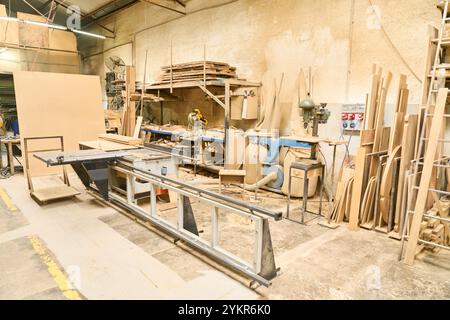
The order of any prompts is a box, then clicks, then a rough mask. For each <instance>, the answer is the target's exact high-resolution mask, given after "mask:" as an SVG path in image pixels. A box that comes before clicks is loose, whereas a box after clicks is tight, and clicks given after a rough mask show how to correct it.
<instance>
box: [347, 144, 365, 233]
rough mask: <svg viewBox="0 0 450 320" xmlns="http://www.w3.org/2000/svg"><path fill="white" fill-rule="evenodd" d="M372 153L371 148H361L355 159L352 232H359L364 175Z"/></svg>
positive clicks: (350, 227) (351, 215)
mask: <svg viewBox="0 0 450 320" xmlns="http://www.w3.org/2000/svg"><path fill="white" fill-rule="evenodd" d="M369 152H370V147H360V148H359V150H358V154H357V155H356V159H355V179H354V182H353V194H352V204H351V208H350V217H349V225H348V228H349V229H350V230H352V231H356V230H358V224H359V213H360V209H361V200H362V198H361V197H362V195H363V190H364V185H363V184H364V173H365V171H366V155H367V154H368V153H369Z"/></svg>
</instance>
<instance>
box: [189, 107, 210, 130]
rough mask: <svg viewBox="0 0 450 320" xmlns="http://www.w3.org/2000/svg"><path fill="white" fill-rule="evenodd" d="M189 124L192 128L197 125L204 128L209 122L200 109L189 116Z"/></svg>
mask: <svg viewBox="0 0 450 320" xmlns="http://www.w3.org/2000/svg"><path fill="white" fill-rule="evenodd" d="M188 123H189V127H190V128H194V127H195V125H196V124H201V125H202V126H207V125H208V120H206V118H205V117H204V116H203V115H202V112H201V111H200V109H194V111H192V112H191V113H189V116H188Z"/></svg>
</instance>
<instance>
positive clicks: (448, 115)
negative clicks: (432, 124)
mask: <svg viewBox="0 0 450 320" xmlns="http://www.w3.org/2000/svg"><path fill="white" fill-rule="evenodd" d="M427 117H428V118H432V117H434V114H427ZM443 117H444V118H450V114H448V113H447V114H444V115H443Z"/></svg>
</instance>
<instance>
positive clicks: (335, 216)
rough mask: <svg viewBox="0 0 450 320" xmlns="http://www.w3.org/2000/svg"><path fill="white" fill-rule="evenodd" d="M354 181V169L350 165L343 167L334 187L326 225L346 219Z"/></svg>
mask: <svg viewBox="0 0 450 320" xmlns="http://www.w3.org/2000/svg"><path fill="white" fill-rule="evenodd" d="M354 181H355V169H354V168H352V167H351V166H347V167H344V168H343V170H342V172H341V174H340V178H339V181H338V184H337V187H336V193H335V196H334V199H335V201H334V203H333V208H332V210H331V211H330V212H329V214H328V216H327V220H328V225H326V226H327V227H330V228H334V227H335V226H336V225H337V224H340V223H342V222H344V221H348V219H349V213H350V206H351V200H352V192H353V184H354Z"/></svg>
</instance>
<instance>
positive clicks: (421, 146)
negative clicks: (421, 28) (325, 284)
mask: <svg viewBox="0 0 450 320" xmlns="http://www.w3.org/2000/svg"><path fill="white" fill-rule="evenodd" d="M449 1H450V0H445V1H443V3H442V5H443V6H442V21H441V26H440V30H439V35H438V38H437V39H432V44H435V43H436V53H435V58H434V63H433V67H432V70H431V74H428V70H427V77H426V78H425V79H424V81H429V83H428V98H427V104H426V107H425V108H424V109H423V108H420V117H421V119H420V121H419V135H418V140H417V141H416V152H415V153H416V157H415V160H414V161H413V162H412V172H413V173H412V176H413V186H412V189H411V190H410V191H412V193H413V194H412V197H411V199H412V201H410V203H409V205H408V208H407V212H406V216H405V219H404V225H403V230H402V246H401V252H400V260H402V259H403V253H404V246H405V241H407V240H408V238H409V233H410V229H411V228H410V222H411V219H410V218H411V217H412V215H413V214H414V207H415V202H416V201H415V199H416V195H415V193H417V192H418V190H419V183H420V175H421V169H422V167H423V165H424V154H425V153H426V149H427V141H428V137H427V126H428V119H429V118H433V117H434V114H433V112H432V106H434V105H435V104H436V98H437V94H438V92H439V87H442V83H443V84H444V86H443V87H446V86H447V84H446V79H447V76H446V74H445V75H444V76H440V75H439V74H438V70H439V71H440V70H444V71H446V70H450V64H445V63H444V58H445V51H446V49H447V48H450V37H446V38H444V34H445V31H446V27H447V23H449V24H450V18H449V8H450V7H449ZM424 85H427V83H425V84H424ZM424 91H425V90H424ZM446 118H450V114H447V113H445V112H444V115H443V118H442V121H444V119H446ZM444 129H445V126H444ZM438 142H439V144H438V145H440V146H442V144H443V143H449V142H450V140H445V139H439V140H438ZM449 160H450V158H449V157H442V154H440V157H439V159H438V160H437V161H435V162H434V164H433V166H434V167H435V168H438V170H442V169H444V170H445V169H447V168H450V163H449ZM442 163H444V164H442ZM437 189H438V188H431V187H430V186H428V192H432V193H434V194H438V195H440V196H449V195H450V193H449V192H446V191H442V190H437ZM423 217H425V218H428V219H436V220H440V221H441V222H445V223H450V219H446V218H441V217H438V216H431V215H428V214H424V215H423ZM418 243H420V244H425V245H429V246H434V247H439V248H441V249H446V250H450V247H448V246H443V245H439V244H436V243H433V242H429V241H425V240H422V239H420V238H419V239H418V241H417V243H415V244H408V245H409V246H410V245H413V246H417V244H418ZM406 258H407V257H406ZM405 260H407V259H405ZM405 262H406V261H405Z"/></svg>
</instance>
